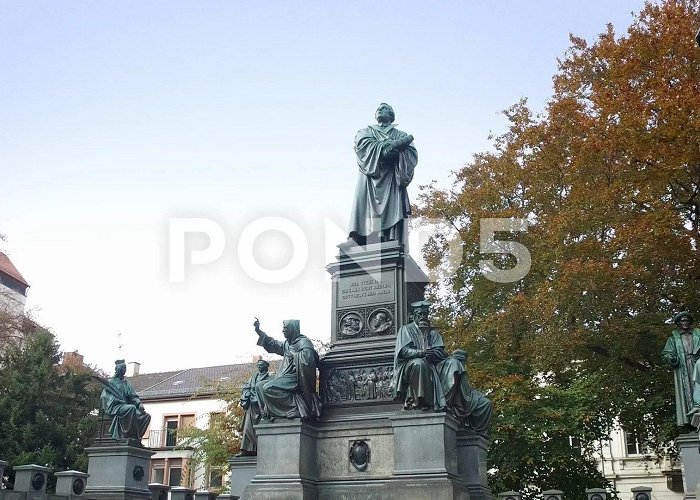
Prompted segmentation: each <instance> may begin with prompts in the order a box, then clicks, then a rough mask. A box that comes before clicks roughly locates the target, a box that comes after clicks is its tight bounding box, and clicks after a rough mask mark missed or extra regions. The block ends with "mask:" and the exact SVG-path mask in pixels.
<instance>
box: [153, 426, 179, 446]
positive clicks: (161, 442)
mask: <svg viewBox="0 0 700 500" xmlns="http://www.w3.org/2000/svg"><path fill="white" fill-rule="evenodd" d="M181 442H182V439H178V437H177V429H151V430H150V431H148V444H146V446H147V447H148V448H174V447H175V446H177V445H178V444H180V443H181Z"/></svg>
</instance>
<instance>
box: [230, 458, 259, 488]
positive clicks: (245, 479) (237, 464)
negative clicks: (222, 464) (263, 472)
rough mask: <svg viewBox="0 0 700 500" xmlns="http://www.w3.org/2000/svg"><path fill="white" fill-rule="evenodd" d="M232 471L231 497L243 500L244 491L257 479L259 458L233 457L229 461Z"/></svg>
mask: <svg viewBox="0 0 700 500" xmlns="http://www.w3.org/2000/svg"><path fill="white" fill-rule="evenodd" d="M227 462H228V465H229V470H230V471H231V496H232V497H233V498H241V497H242V496H243V490H245V487H246V486H248V483H250V481H251V479H253V477H255V470H256V469H257V467H258V457H255V456H241V457H231V458H229V459H228V460H227Z"/></svg>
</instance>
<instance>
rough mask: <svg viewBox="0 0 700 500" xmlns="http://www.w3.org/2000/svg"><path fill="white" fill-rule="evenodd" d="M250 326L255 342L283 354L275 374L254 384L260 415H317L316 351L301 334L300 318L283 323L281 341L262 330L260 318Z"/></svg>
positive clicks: (270, 416)
mask: <svg viewBox="0 0 700 500" xmlns="http://www.w3.org/2000/svg"><path fill="white" fill-rule="evenodd" d="M253 326H254V327H255V332H256V333H257V334H258V345H259V346H262V347H263V348H264V349H265V350H266V351H267V352H271V353H274V354H279V355H280V356H282V357H283V359H282V363H281V364H280V366H279V369H278V370H277V374H276V375H275V377H274V378H272V379H269V380H263V381H262V382H258V384H257V385H256V386H255V391H256V393H257V396H258V402H259V404H260V410H261V412H262V417H263V418H266V419H272V418H274V417H285V418H298V417H301V418H317V417H320V416H321V402H320V400H319V398H318V394H316V366H317V365H318V353H317V352H316V349H314V345H313V344H312V343H311V341H310V340H309V339H308V338H307V337H305V336H304V335H302V334H301V331H300V329H299V320H297V319H289V320H285V321H283V322H282V333H283V334H284V338H285V340H284V342H280V341H279V340H275V339H273V338H272V337H270V336H268V335H267V334H266V333H265V332H263V331H262V330H261V329H260V322H259V321H257V320H256V321H255V323H253Z"/></svg>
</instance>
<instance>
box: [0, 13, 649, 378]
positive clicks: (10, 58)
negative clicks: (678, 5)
mask: <svg viewBox="0 0 700 500" xmlns="http://www.w3.org/2000/svg"><path fill="white" fill-rule="evenodd" d="M642 6H643V2H642V1H640V0H613V1H611V0H587V1H561V0H558V1H553V0H546V1H535V2H533V1H524V0H509V1H507V2H483V1H461V2H458V1H445V2H435V3H428V2H425V1H402V2H376V1H365V0H352V1H351V0H346V1H336V2H327V1H325V2H321V1H306V2H282V1H279V2H274V1H263V2H244V1H222V0H219V1H213V0H210V1H197V2H193V1H176V0H168V1H152V2H141V1H120V2H93V1H80V0H73V1H63V2H57V1H54V0H50V1H43V2H37V1H25V0H21V1H20V0H17V1H9V0H0V67H1V68H2V70H0V173H1V175H0V186H1V187H2V189H1V193H2V194H1V196H0V233H4V234H6V235H7V237H8V241H7V243H4V244H2V243H0V248H3V249H4V250H5V251H6V253H8V254H9V256H10V258H11V259H12V260H13V262H14V263H15V265H16V266H17V268H18V269H19V270H20V272H21V273H22V274H23V275H24V277H25V278H26V279H27V281H28V282H29V283H30V285H31V288H30V290H29V298H28V306H29V308H30V309H31V310H32V311H33V313H34V315H35V317H36V318H37V319H38V320H39V321H40V322H41V323H42V324H44V325H46V326H48V327H50V328H51V329H52V331H53V332H54V333H55V334H56V335H57V337H58V339H59V341H60V342H61V344H62V348H63V349H64V350H67V351H68V350H71V351H72V350H75V349H77V350H79V351H80V352H81V353H82V354H84V355H85V357H86V361H87V362H89V363H92V364H97V365H98V366H100V367H102V368H104V369H106V370H107V371H111V370H112V368H113V361H114V359H116V358H117V357H120V358H122V357H124V358H127V360H128V361H139V362H141V363H142V371H143V372H154V371H165V370H174V369H181V368H187V367H195V366H207V365H218V364H227V363H234V362H240V361H247V360H249V359H250V357H251V356H252V355H253V354H259V353H262V350H261V348H259V347H257V346H256V345H255V341H256V339H257V336H256V335H255V334H254V332H253V329H252V322H253V316H257V317H258V318H260V321H261V323H262V328H263V330H265V331H267V332H268V333H270V334H274V335H276V336H277V337H278V338H281V332H280V330H281V321H282V320H283V319H286V318H298V319H300V320H301V327H302V333H305V334H306V335H307V336H309V337H312V338H317V339H328V338H329V337H330V321H331V320H330V282H329V280H328V278H327V275H326V273H325V270H324V266H325V265H326V264H327V263H328V262H330V259H331V257H332V255H333V250H334V245H336V244H337V243H339V242H340V241H342V240H344V239H345V235H344V234H343V233H344V228H345V226H346V225H347V220H348V216H349V211H350V205H351V200H352V196H353V192H354V187H355V182H356V178H357V166H356V162H355V158H354V153H353V148H352V141H353V137H354V135H355V132H356V131H357V130H358V129H359V128H361V127H363V126H366V125H367V124H369V123H372V122H373V121H374V120H373V117H374V110H375V109H376V107H377V105H378V104H379V103H380V102H383V101H384V102H388V103H390V104H391V105H392V106H393V107H394V109H395V111H396V123H397V124H398V128H400V129H401V130H405V131H406V132H409V133H411V134H413V135H414V136H415V138H416V139H415V145H416V147H417V148H418V155H419V164H418V167H417V169H416V175H415V178H414V182H413V184H412V185H411V186H410V188H409V195H410V196H411V198H413V199H415V197H416V194H417V192H418V186H420V185H422V184H426V183H428V182H430V181H431V180H433V179H435V180H437V181H438V182H439V183H440V184H441V185H447V184H448V182H449V179H450V172H452V171H454V170H456V169H458V168H459V167H460V166H461V165H462V164H464V163H465V162H467V161H468V160H469V159H470V158H471V156H472V155H473V154H474V153H476V152H479V151H483V150H485V149H488V147H489V141H488V140H487V136H488V134H489V132H491V131H492V132H495V133H501V132H503V131H504V127H505V121H504V119H503V117H502V115H501V114H500V113H499V112H500V110H502V109H504V108H506V107H508V106H510V105H511V104H513V103H515V102H516V101H517V100H518V99H520V98H521V97H527V98H528V99H529V102H530V104H531V106H532V107H533V108H534V109H535V110H541V109H543V107H544V105H545V102H546V99H547V97H548V96H549V95H550V93H551V77H552V75H553V74H554V72H555V71H556V59H557V57H561V56H562V55H563V53H564V51H565V50H566V49H567V47H568V35H569V33H573V34H576V35H578V36H583V37H585V38H587V39H588V40H589V41H590V40H593V39H594V38H595V36H596V35H597V34H598V33H601V32H603V31H605V25H606V23H608V22H611V23H613V25H614V26H615V27H616V31H617V32H618V33H623V32H624V31H625V30H626V28H627V26H628V25H629V24H630V23H631V21H632V14H631V13H632V12H633V11H634V12H637V11H639V10H640V9H641V8H642ZM267 216H273V217H284V218H287V219H289V220H291V221H293V222H295V223H296V224H297V225H298V226H300V227H301V228H302V230H303V232H304V234H305V236H306V240H307V242H308V249H309V254H308V260H307V262H306V266H305V267H304V270H303V271H302V272H301V273H300V274H299V276H298V277H297V278H295V279H293V280H292V281H290V282H287V283H284V284H276V285H271V284H264V283H259V282H257V281H256V280H255V279H253V278H251V277H250V276H248V274H246V272H245V271H244V270H243V269H242V268H241V263H240V258H239V257H240V255H239V252H238V250H239V249H238V245H239V242H240V235H241V232H242V231H243V229H244V228H245V227H246V226H248V225H249V224H250V223H253V222H255V221H256V220H258V219H259V218H261V217H267ZM174 217H181V218H182V217H202V218H207V219H210V220H212V221H214V222H215V223H216V224H218V225H219V226H220V227H221V228H222V229H223V230H224V234H225V243H226V245H225V248H224V253H223V255H222V257H221V258H219V259H218V260H217V261H216V262H214V263H211V264H206V265H199V266H189V267H187V268H186V274H185V281H184V282H183V283H172V282H171V281H170V280H169V277H168V262H169V258H168V224H169V223H168V221H169V220H170V219H171V218H174ZM333 226H338V227H339V228H340V229H338V228H336V229H335V232H331V233H329V236H328V237H326V235H325V233H326V231H325V228H326V227H333ZM188 241H189V243H188V245H189V246H190V247H191V246H194V247H195V248H201V247H203V246H206V244H207V242H208V240H207V239H206V238H204V239H202V238H199V239H197V238H194V239H192V240H188ZM295 243H296V244H303V242H300V241H295ZM292 248H293V245H292V242H291V241H290V239H289V238H288V237H287V236H285V235H284V234H282V233H280V232H279V231H268V232H266V233H264V234H262V235H261V236H260V237H259V238H258V239H257V240H256V241H255V244H254V245H253V251H254V255H255V256H256V259H257V261H258V263H259V264H260V265H262V266H264V267H268V268H282V267H284V266H285V265H286V264H287V263H288V262H289V260H290V258H291V256H292ZM416 250H417V249H416V248H415V247H414V248H413V253H417V251H416ZM533 258H536V256H533ZM118 334H121V336H118ZM119 344H121V345H122V347H121V349H120V348H118V345H119Z"/></svg>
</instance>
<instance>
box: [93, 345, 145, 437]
mask: <svg viewBox="0 0 700 500" xmlns="http://www.w3.org/2000/svg"><path fill="white" fill-rule="evenodd" d="M125 374H126V363H125V362H124V360H123V359H118V360H117V361H115V367H114V376H113V377H112V378H110V379H109V380H103V379H99V380H100V382H101V383H102V385H103V389H102V395H101V396H100V403H101V406H102V410H103V411H104V413H105V415H107V416H108V417H109V418H111V419H112V424H111V425H110V427H109V433H110V435H111V436H112V438H113V439H116V440H119V441H124V440H126V441H129V442H130V443H131V444H135V445H138V446H140V445H141V438H143V435H144V434H145V433H146V430H148V424H150V422H151V416H150V415H149V414H148V413H146V410H145V409H144V407H143V404H142V403H141V400H140V399H139V397H138V395H137V394H136V392H135V391H134V388H133V387H132V386H131V384H130V383H129V381H128V380H126V379H125V378H124V375H125Z"/></svg>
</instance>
